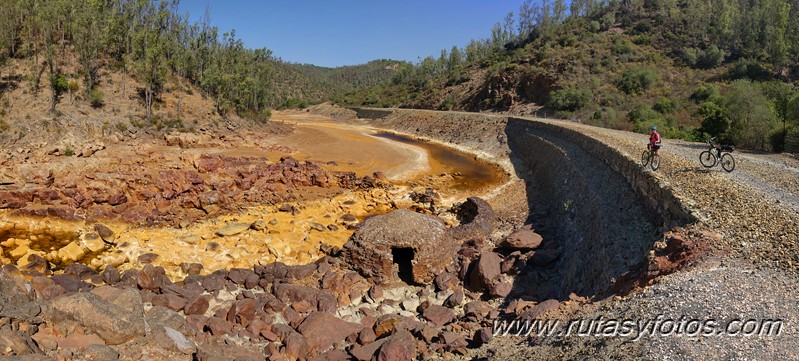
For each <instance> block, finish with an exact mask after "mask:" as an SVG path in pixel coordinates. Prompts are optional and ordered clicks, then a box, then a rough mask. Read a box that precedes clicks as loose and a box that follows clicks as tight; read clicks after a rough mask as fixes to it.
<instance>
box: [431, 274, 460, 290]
mask: <svg viewBox="0 0 799 361" xmlns="http://www.w3.org/2000/svg"><path fill="white" fill-rule="evenodd" d="M434 283H435V285H436V290H438V291H446V290H449V289H450V288H452V287H454V286H457V285H458V276H457V275H455V274H454V273H449V272H445V273H441V274H439V275H437V276H436V278H435V281H434Z"/></svg>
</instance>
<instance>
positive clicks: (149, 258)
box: [137, 253, 159, 264]
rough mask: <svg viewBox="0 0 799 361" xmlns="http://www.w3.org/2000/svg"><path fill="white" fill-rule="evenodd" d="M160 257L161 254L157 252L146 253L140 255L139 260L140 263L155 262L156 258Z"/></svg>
mask: <svg viewBox="0 0 799 361" xmlns="http://www.w3.org/2000/svg"><path fill="white" fill-rule="evenodd" d="M158 257H159V256H158V255H157V254H155V253H145V254H142V255H139V257H138V258H137V260H138V261H139V263H145V264H146V263H153V262H155V260H157V259H158Z"/></svg>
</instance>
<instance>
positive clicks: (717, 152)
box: [699, 137, 735, 172]
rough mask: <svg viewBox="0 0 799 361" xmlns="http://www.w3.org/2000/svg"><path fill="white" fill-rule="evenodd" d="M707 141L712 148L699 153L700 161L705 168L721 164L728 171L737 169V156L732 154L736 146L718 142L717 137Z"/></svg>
mask: <svg viewBox="0 0 799 361" xmlns="http://www.w3.org/2000/svg"><path fill="white" fill-rule="evenodd" d="M705 143H707V145H709V146H710V149H708V150H706V151H704V152H702V153H699V163H702V165H703V166H705V168H711V167H713V166H715V165H716V164H721V168H724V170H726V171H727V172H732V170H733V169H735V158H733V157H732V154H730V153H732V151H733V150H735V147H733V146H732V145H727V144H723V145H722V144H718V143H716V137H713V138H710V139H708V140H706V141H705Z"/></svg>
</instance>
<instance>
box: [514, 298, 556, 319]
mask: <svg viewBox="0 0 799 361" xmlns="http://www.w3.org/2000/svg"><path fill="white" fill-rule="evenodd" d="M558 307H560V302H559V301H558V300H555V299H549V300H546V301H544V302H541V303H539V304H537V305H535V306H534V307H533V308H531V309H528V310H527V311H525V312H524V313H523V315H522V318H524V319H528V320H534V319H538V318H539V317H540V316H541V315H543V314H546V313H547V312H550V311H554V310H557V309H558Z"/></svg>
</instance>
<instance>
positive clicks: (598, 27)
mask: <svg viewBox="0 0 799 361" xmlns="http://www.w3.org/2000/svg"><path fill="white" fill-rule="evenodd" d="M589 29H590V30H591V32H592V33H596V32H599V31H600V30H602V25H600V24H599V21H596V20H594V21H591V24H589Z"/></svg>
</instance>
